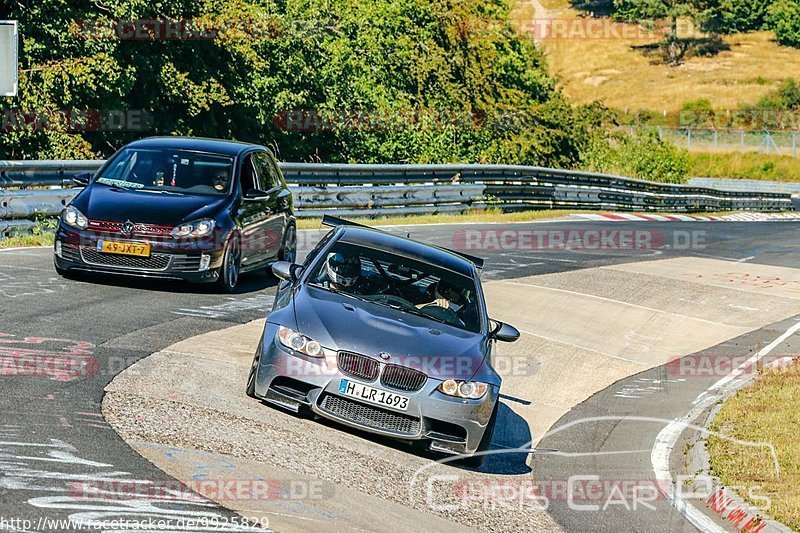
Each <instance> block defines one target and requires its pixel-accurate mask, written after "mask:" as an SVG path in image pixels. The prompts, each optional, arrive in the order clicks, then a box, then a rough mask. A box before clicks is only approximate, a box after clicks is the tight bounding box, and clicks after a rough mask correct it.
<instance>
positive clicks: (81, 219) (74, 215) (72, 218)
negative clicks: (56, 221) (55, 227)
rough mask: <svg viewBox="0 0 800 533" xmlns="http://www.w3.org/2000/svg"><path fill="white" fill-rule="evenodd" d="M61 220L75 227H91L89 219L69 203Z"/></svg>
mask: <svg viewBox="0 0 800 533" xmlns="http://www.w3.org/2000/svg"><path fill="white" fill-rule="evenodd" d="M61 220H63V221H64V223H65V224H67V225H68V226H72V227H73V228H78V229H86V228H87V227H89V219H88V218H86V216H85V215H84V214H83V213H81V212H80V211H78V210H77V209H76V208H74V207H72V206H71V205H68V206H67V208H66V209H64V213H63V214H62V215H61Z"/></svg>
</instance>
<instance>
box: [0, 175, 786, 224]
mask: <svg viewBox="0 0 800 533" xmlns="http://www.w3.org/2000/svg"><path fill="white" fill-rule="evenodd" d="M102 163H103V161H0V220H2V219H6V220H8V219H24V218H30V217H32V216H33V215H34V214H37V213H38V214H42V215H50V216H54V215H57V214H58V213H59V212H60V211H61V210H62V209H63V207H64V206H65V205H66V204H67V203H69V201H70V199H71V198H72V197H73V196H74V195H75V194H77V192H78V189H74V188H59V187H70V186H71V185H72V176H74V175H75V174H77V173H79V172H86V171H89V172H94V171H96V170H97V169H98V168H99V167H100V165H101V164H102ZM280 166H281V169H282V170H283V172H284V175H285V176H286V180H287V182H288V183H289V184H290V186H291V187H292V190H293V192H294V196H295V207H296V209H297V212H298V215H299V216H301V217H319V216H322V214H323V213H333V214H337V215H339V216H353V215H363V216H376V215H392V214H436V213H453V212H465V211H469V210H472V209H476V208H485V207H487V206H493V207H498V208H501V209H503V210H506V211H514V210H524V209H553V208H567V209H603V210H612V211H633V210H636V211H662V212H698V211H727V210H737V211H761V212H764V211H766V212H779V211H791V210H793V206H792V202H791V197H790V195H789V194H785V193H781V192H770V191H763V190H761V191H758V190H754V191H731V190H721V189H716V188H709V187H700V186H697V185H694V184H689V185H673V184H664V183H654V182H649V181H644V180H637V179H631V178H625V177H621V176H613V175H607V174H596V173H591V172H579V171H571V170H558V169H552V168H541V167H530V166H518V165H364V164H361V165H351V164H321V163H281V164H280ZM37 187H38V188H40V189H32V188H37ZM41 187H50V188H47V189H41Z"/></svg>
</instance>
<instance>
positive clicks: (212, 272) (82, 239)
mask: <svg viewBox="0 0 800 533" xmlns="http://www.w3.org/2000/svg"><path fill="white" fill-rule="evenodd" d="M55 240H56V243H55V257H54V261H55V265H56V267H58V268H59V269H61V270H64V271H74V270H79V271H87V272H99V273H106V274H123V275H126V276H139V277H149V278H164V279H181V280H186V281H191V282H197V283H203V282H213V281H216V280H217V279H219V272H220V269H221V266H222V257H223V251H222V250H215V249H205V248H198V247H197V246H193V245H192V244H190V243H173V242H169V240H168V239H164V238H160V239H153V238H149V237H147V236H142V237H139V236H134V237H125V236H122V235H119V234H111V233H109V234H105V233H100V232H97V231H80V230H75V229H72V228H67V227H64V225H63V224H59V227H58V229H57V230H56V236H55ZM100 240H113V241H118V242H135V243H145V244H149V245H150V250H151V253H150V256H149V257H135V256H126V255H116V254H106V253H101V252H99V251H98V250H97V243H98V241H100ZM204 256H205V259H204ZM204 262H208V266H207V267H205V266H204V265H203V263H204Z"/></svg>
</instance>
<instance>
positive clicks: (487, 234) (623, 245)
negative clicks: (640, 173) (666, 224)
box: [453, 228, 665, 252]
mask: <svg viewBox="0 0 800 533" xmlns="http://www.w3.org/2000/svg"><path fill="white" fill-rule="evenodd" d="M664 245H665V236H664V232H663V231H660V230H652V229H606V228H565V229H560V228H551V229H530V228H524V229H513V228H505V229H459V230H457V231H456V232H455V233H454V234H453V246H454V247H455V248H456V249H457V250H465V251H467V250H487V251H542V252H560V251H571V252H641V251H652V250H660V249H662V248H663V247H664Z"/></svg>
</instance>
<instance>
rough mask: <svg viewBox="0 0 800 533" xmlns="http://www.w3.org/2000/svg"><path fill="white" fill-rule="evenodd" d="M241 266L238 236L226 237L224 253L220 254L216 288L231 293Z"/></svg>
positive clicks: (237, 282) (240, 246) (237, 281)
mask: <svg viewBox="0 0 800 533" xmlns="http://www.w3.org/2000/svg"><path fill="white" fill-rule="evenodd" d="M241 268H242V245H241V243H240V242H239V237H238V236H236V235H234V236H233V237H231V238H230V239H228V242H227V244H226V245H225V253H224V254H223V256H222V267H221V268H220V271H219V279H218V280H217V288H218V289H219V291H220V292H222V293H225V294H230V293H232V292H233V291H234V290H235V289H236V286H237V285H238V284H239V275H240V274H241Z"/></svg>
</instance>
